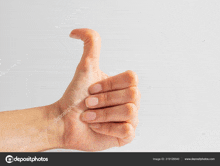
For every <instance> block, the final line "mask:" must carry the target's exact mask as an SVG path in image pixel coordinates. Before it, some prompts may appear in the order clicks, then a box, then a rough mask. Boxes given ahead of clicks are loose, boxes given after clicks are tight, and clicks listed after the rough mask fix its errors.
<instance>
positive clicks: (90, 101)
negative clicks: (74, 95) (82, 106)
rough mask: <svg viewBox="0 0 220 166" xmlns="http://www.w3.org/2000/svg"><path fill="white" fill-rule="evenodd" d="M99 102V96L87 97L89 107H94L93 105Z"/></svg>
mask: <svg viewBox="0 0 220 166" xmlns="http://www.w3.org/2000/svg"><path fill="white" fill-rule="evenodd" d="M98 102H99V100H98V98H97V97H89V98H87V99H86V106H87V107H92V106H95V105H97V104H98Z"/></svg>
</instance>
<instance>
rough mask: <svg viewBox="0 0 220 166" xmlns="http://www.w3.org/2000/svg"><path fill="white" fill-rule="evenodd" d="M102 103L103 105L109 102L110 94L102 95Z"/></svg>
mask: <svg viewBox="0 0 220 166" xmlns="http://www.w3.org/2000/svg"><path fill="white" fill-rule="evenodd" d="M103 99H104V100H103V101H104V104H107V103H108V102H109V100H110V94H109V93H108V92H107V93H103Z"/></svg>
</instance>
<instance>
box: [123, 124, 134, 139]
mask: <svg viewBox="0 0 220 166" xmlns="http://www.w3.org/2000/svg"><path fill="white" fill-rule="evenodd" d="M122 132H123V135H124V137H129V136H130V135H132V126H131V124H129V123H125V124H124V125H123V126H122Z"/></svg>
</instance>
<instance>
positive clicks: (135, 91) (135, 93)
mask: <svg viewBox="0 0 220 166" xmlns="http://www.w3.org/2000/svg"><path fill="white" fill-rule="evenodd" d="M129 96H130V98H131V100H132V101H133V100H135V99H136V98H137V97H138V88H137V87H131V88H129Z"/></svg>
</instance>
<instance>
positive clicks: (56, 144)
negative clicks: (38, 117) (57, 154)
mask: <svg viewBox="0 0 220 166" xmlns="http://www.w3.org/2000/svg"><path fill="white" fill-rule="evenodd" d="M45 107H47V108H46V109H47V111H48V113H47V115H48V117H47V121H48V122H47V137H48V144H49V149H56V148H63V133H64V121H63V118H62V110H61V109H60V106H59V103H58V102H55V103H53V104H51V105H48V106H45Z"/></svg>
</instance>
